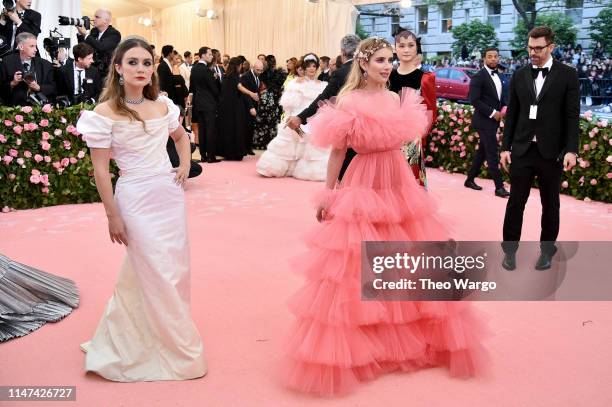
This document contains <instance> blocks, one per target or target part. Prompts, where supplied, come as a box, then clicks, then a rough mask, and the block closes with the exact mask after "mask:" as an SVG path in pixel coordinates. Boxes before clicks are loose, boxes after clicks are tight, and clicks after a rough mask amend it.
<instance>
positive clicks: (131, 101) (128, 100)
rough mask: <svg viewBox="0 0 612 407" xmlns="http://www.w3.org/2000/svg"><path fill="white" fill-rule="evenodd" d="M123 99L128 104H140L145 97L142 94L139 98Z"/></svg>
mask: <svg viewBox="0 0 612 407" xmlns="http://www.w3.org/2000/svg"><path fill="white" fill-rule="evenodd" d="M124 100H125V103H129V104H130V105H139V104H141V103H142V102H144V100H145V97H144V96H142V97H141V98H140V99H133V100H132V99H128V98H125V99H124Z"/></svg>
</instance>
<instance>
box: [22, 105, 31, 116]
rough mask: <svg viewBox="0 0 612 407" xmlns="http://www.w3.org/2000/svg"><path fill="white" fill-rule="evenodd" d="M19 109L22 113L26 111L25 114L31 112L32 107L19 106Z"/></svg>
mask: <svg viewBox="0 0 612 407" xmlns="http://www.w3.org/2000/svg"><path fill="white" fill-rule="evenodd" d="M21 111H22V112H23V113H26V114H29V113H32V107H31V106H24V107H22V108H21Z"/></svg>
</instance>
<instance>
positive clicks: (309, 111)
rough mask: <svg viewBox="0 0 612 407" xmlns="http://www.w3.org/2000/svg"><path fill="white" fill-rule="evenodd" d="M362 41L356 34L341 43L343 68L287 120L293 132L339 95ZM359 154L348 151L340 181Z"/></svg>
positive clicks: (337, 70)
mask: <svg viewBox="0 0 612 407" xmlns="http://www.w3.org/2000/svg"><path fill="white" fill-rule="evenodd" d="M360 41H361V40H360V39H359V37H358V36H356V35H354V34H349V35H346V36H344V37H343V38H342V40H341V41H340V49H341V52H342V67H340V68H339V69H336V70H335V71H334V72H333V73H332V74H331V76H330V78H329V82H328V83H327V86H326V87H325V89H323V92H322V93H321V94H320V95H319V96H318V97H317V98H316V99H315V100H314V101H313V102H312V103H311V104H310V106H308V107H307V108H306V109H304V110H303V111H302V112H301V113H300V114H298V115H297V116H291V117H289V118H288V119H287V126H288V127H289V128H291V129H293V130H297V128H298V127H300V125H302V124H306V120H307V119H308V118H309V117H311V116H313V115H314V114H315V113H316V112H317V110H318V109H319V102H322V101H324V100H327V99H330V98H331V97H333V96H336V95H338V93H339V92H340V89H342V87H343V86H344V84H345V82H346V79H347V77H348V74H349V72H350V71H351V67H352V66H353V63H352V62H353V54H354V53H355V50H356V49H357V46H358V45H359V42H360ZM356 154H357V153H355V151H354V150H353V149H352V148H349V149H347V151H346V157H345V159H344V163H343V164H342V169H341V170H340V175H339V176H338V179H339V180H341V179H342V177H343V176H344V172H345V171H346V169H347V168H348V166H349V164H350V163H351V160H352V159H353V157H355V155H356Z"/></svg>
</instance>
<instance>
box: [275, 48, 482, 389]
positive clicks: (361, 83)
mask: <svg viewBox="0 0 612 407" xmlns="http://www.w3.org/2000/svg"><path fill="white" fill-rule="evenodd" d="M392 56H393V55H392V50H391V45H390V44H389V43H388V42H387V41H386V40H384V39H381V38H369V39H367V40H364V41H362V42H361V43H360V45H359V47H358V49H357V52H356V54H355V59H354V61H353V67H352V70H351V73H350V74H349V77H348V79H347V82H346V85H345V86H344V88H343V89H342V90H341V92H340V94H339V96H338V99H337V101H335V102H332V103H328V104H327V105H325V106H323V107H321V108H320V109H319V112H318V114H317V115H316V116H314V117H313V118H312V119H311V120H310V121H309V124H310V126H311V132H312V133H311V134H312V137H313V139H312V142H313V143H314V144H315V145H318V146H321V147H325V146H331V147H332V152H331V156H330V159H329V164H328V169H327V183H326V191H325V192H324V194H322V196H321V200H320V204H319V206H318V209H317V220H319V222H321V225H319V226H318V227H317V228H316V229H315V230H314V231H313V232H312V233H311V235H310V236H309V237H308V243H309V246H310V251H309V252H308V253H306V254H305V255H304V257H303V258H300V259H297V260H299V261H298V262H296V264H299V269H300V270H299V271H301V272H302V273H303V274H304V275H305V277H306V279H307V283H306V285H305V286H304V287H303V288H302V289H301V290H300V291H299V292H298V293H297V294H296V295H295V296H294V297H293V298H292V299H291V301H290V309H291V311H292V312H293V313H294V314H295V315H296V317H297V321H296V326H295V327H294V329H293V332H292V335H291V336H290V338H289V340H288V344H287V350H286V352H287V358H286V360H285V361H286V363H285V365H284V366H283V367H284V369H283V376H282V377H283V379H282V380H283V381H284V382H285V384H286V385H287V386H288V387H290V388H293V389H296V390H298V391H303V392H307V393H313V394H317V395H326V396H327V395H336V394H340V393H346V392H347V391H349V390H351V389H352V388H353V387H354V386H355V385H356V384H357V383H359V382H361V381H366V380H371V379H374V378H376V377H377V376H379V375H380V374H382V373H386V372H392V371H398V370H399V371H413V370H415V369H418V368H422V367H428V366H439V365H443V366H447V367H448V368H449V370H450V373H451V375H453V376H461V377H470V376H473V375H475V374H476V373H477V372H478V371H479V367H481V365H482V363H481V362H482V359H481V356H483V355H484V351H483V348H482V346H481V345H480V340H481V333H482V331H481V326H482V324H481V323H480V322H479V321H478V320H477V319H476V318H475V317H474V316H473V315H472V312H471V308H470V307H469V303H465V302H451V301H431V302H415V301H403V302H400V301H386V302H385V301H362V300H361V242H362V241H417V240H420V241H444V240H447V239H448V238H449V237H450V236H449V232H448V231H447V228H446V227H445V225H444V224H443V223H442V222H441V221H440V220H439V219H438V218H437V217H436V213H437V210H436V208H435V204H434V203H433V202H432V200H431V197H429V196H428V194H427V192H426V191H425V190H424V189H423V188H421V187H420V186H419V184H418V181H417V180H415V178H414V176H413V175H412V173H411V171H410V167H408V166H407V165H406V160H405V159H404V156H403V154H402V152H401V150H400V148H401V146H402V145H403V143H405V142H406V141H410V140H418V139H419V138H420V137H422V136H423V135H424V134H425V132H426V131H427V130H428V128H429V119H428V116H427V113H426V106H425V105H424V104H421V103H420V102H421V98H420V97H419V96H417V94H416V93H415V92H414V91H413V90H405V91H404V92H403V96H402V100H401V101H400V97H399V96H398V95H397V94H396V93H393V92H390V91H388V90H387V88H386V84H387V81H388V79H389V76H390V74H391V70H392V64H391V62H392ZM347 146H348V147H351V148H353V149H354V150H355V151H356V152H357V156H356V157H355V158H354V159H353V160H352V162H351V164H350V166H349V167H348V170H347V171H346V174H345V176H344V178H343V180H342V183H341V184H339V185H337V179H338V173H339V171H340V168H341V166H342V162H343V159H344V155H345V153H346V149H347Z"/></svg>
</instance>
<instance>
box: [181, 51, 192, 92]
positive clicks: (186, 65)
mask: <svg viewBox="0 0 612 407" xmlns="http://www.w3.org/2000/svg"><path fill="white" fill-rule="evenodd" d="M183 58H184V60H185V61H184V62H183V63H182V64H181V66H180V67H179V71H180V72H181V76H182V77H183V79H185V85H187V89H189V79H190V78H191V67H192V66H193V55H191V52H190V51H185V53H184V54H183Z"/></svg>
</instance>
